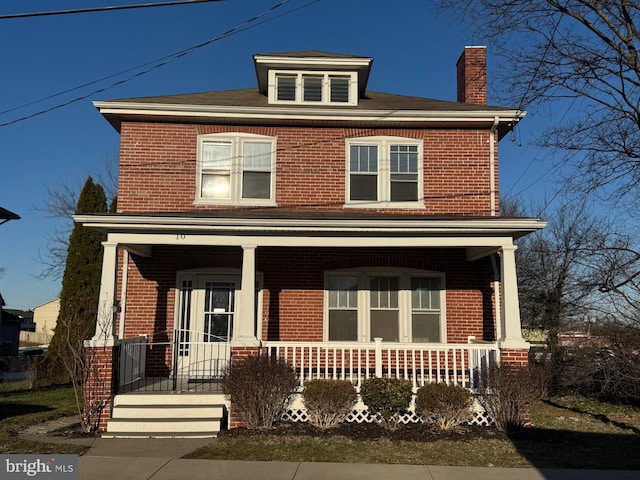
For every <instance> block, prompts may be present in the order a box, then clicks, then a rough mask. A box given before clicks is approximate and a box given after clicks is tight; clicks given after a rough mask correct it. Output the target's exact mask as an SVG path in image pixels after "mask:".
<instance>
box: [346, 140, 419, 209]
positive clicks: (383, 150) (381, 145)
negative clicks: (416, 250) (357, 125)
mask: <svg viewBox="0 0 640 480" xmlns="http://www.w3.org/2000/svg"><path fill="white" fill-rule="evenodd" d="M345 143H346V151H345V158H346V178H345V192H346V194H345V205H344V206H345V207H358V208H397V209H405V208H406V209H416V208H421V209H424V208H425V205H424V141H423V140H422V139H417V138H406V137H391V136H374V137H358V138H348V139H347V140H346V142H345ZM395 145H401V146H416V147H417V150H418V171H417V174H418V180H417V182H418V188H417V198H416V200H410V201H406V202H399V201H392V200H391V146H395ZM352 146H375V147H377V149H378V172H377V176H378V183H377V185H378V191H377V194H378V199H377V200H376V201H374V200H351V147H352Z"/></svg>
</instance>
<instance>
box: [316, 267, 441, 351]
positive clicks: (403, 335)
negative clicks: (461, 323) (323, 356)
mask: <svg viewBox="0 0 640 480" xmlns="http://www.w3.org/2000/svg"><path fill="white" fill-rule="evenodd" d="M331 276H354V277H357V278H358V306H357V311H358V334H357V339H356V340H329V278H330V277H331ZM380 276H383V277H399V279H400V281H399V289H398V306H399V311H400V312H399V318H398V325H399V327H398V329H399V332H398V343H412V342H413V339H412V333H411V326H412V323H411V321H412V318H411V314H412V311H413V310H412V304H411V279H412V278H413V277H429V278H436V279H438V280H439V281H440V325H439V326H440V340H439V341H437V342H429V343H438V344H440V343H447V320H446V302H445V300H446V296H447V295H446V293H447V292H446V283H445V274H444V273H442V272H433V271H429V270H419V269H396V268H368V269H339V270H330V271H326V272H325V275H324V285H325V289H324V307H323V312H324V313H323V332H324V333H323V338H324V341H326V342H328V341H331V342H340V343H346V342H355V341H357V342H365V343H369V342H371V341H372V340H371V338H370V336H371V316H370V312H371V307H370V305H371V303H370V300H371V298H370V297H371V296H370V285H371V281H370V279H371V277H380ZM383 341H385V339H383ZM386 341H388V340H386Z"/></svg>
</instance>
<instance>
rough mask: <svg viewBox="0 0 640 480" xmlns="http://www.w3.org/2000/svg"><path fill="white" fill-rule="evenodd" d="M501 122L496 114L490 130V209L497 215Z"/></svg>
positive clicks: (492, 213) (493, 214) (492, 214)
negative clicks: (498, 135) (496, 182)
mask: <svg viewBox="0 0 640 480" xmlns="http://www.w3.org/2000/svg"><path fill="white" fill-rule="evenodd" d="M499 124H500V117H498V116H496V117H494V119H493V125H492V126H491V131H490V132H489V202H490V205H489V209H490V211H491V213H490V215H491V216H492V217H495V216H496V215H497V211H496V210H497V202H496V188H495V181H496V146H495V145H496V130H497V129H498V125H499Z"/></svg>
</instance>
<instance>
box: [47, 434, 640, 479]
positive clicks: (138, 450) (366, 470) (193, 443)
mask: <svg viewBox="0 0 640 480" xmlns="http://www.w3.org/2000/svg"><path fill="white" fill-rule="evenodd" d="M212 441H214V442H215V439H106V438H95V439H93V438H90V439H75V440H74V439H65V440H62V441H60V440H59V442H60V443H79V444H83V445H86V446H89V450H88V451H87V453H86V454H85V455H83V456H82V457H80V458H79V462H78V463H79V465H78V467H79V478H80V479H81V480H93V479H94V480H113V479H118V480H126V479H131V480H147V479H148V480H180V479H183V478H184V479H188V480H205V479H206V480H216V479H224V480H245V479H254V478H256V479H260V480H347V479H348V480H360V479H362V480H365V479H366V480H372V479H374V480H387V479H388V480H414V479H415V480H466V479H472V480H511V479H517V480H601V479H604V480H609V479H611V480H614V479H616V480H631V479H639V478H640V472H639V471H623V470H572V469H547V468H543V469H536V468H495V467H487V468H483V467H444V466H431V465H386V464H353V463H311V462H245V461H234V460H186V459H182V458H181V457H183V456H184V455H186V454H188V453H191V452H192V451H194V450H196V449H198V448H200V447H202V446H204V445H207V444H209V443H211V442H212Z"/></svg>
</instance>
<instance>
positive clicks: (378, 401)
mask: <svg viewBox="0 0 640 480" xmlns="http://www.w3.org/2000/svg"><path fill="white" fill-rule="evenodd" d="M412 395H413V387H412V385H411V382H410V381H409V380H402V379H400V378H367V379H366V380H364V381H363V382H362V385H361V386H360V396H361V397H362V401H363V402H364V404H365V405H366V406H367V407H368V408H369V410H370V411H371V412H373V413H376V414H378V415H380V416H381V417H382V420H383V422H384V425H385V427H388V428H395V427H397V425H398V422H399V420H400V415H402V414H403V413H404V412H406V411H407V409H408V408H409V405H410V404H411V397H412Z"/></svg>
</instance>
